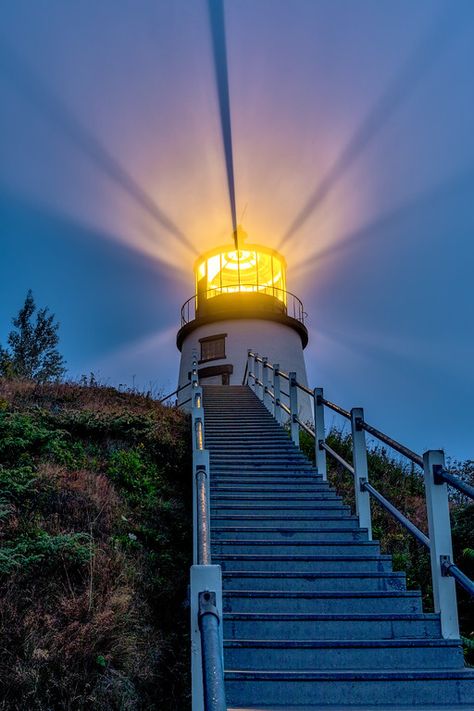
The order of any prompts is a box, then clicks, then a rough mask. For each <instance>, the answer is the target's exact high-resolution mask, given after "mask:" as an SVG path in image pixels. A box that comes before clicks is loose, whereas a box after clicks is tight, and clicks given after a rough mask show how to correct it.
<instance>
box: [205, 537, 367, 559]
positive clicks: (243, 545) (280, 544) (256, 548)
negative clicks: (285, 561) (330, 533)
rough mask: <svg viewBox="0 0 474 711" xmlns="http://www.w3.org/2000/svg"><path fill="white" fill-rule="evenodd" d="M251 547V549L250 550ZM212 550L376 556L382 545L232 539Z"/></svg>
mask: <svg viewBox="0 0 474 711" xmlns="http://www.w3.org/2000/svg"><path fill="white" fill-rule="evenodd" d="M249 546H250V548H249ZM212 550H213V552H214V553H215V554H217V555H219V553H233V554H236V555H237V554H239V553H241V554H243V555H245V554H248V552H249V550H251V551H252V553H255V554H257V555H258V554H260V553H268V552H271V553H272V555H278V554H288V555H294V554H295V553H304V554H314V555H332V556H339V555H341V556H350V555H352V554H356V555H362V554H364V553H368V554H369V555H376V554H377V553H379V552H380V545H379V543H378V542H377V541H338V540H336V541H293V540H289V541H265V540H264V541H259V540H255V539H254V540H251V541H239V540H232V539H225V540H214V541H213V542H212Z"/></svg>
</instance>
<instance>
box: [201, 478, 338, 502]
mask: <svg viewBox="0 0 474 711" xmlns="http://www.w3.org/2000/svg"><path fill="white" fill-rule="evenodd" d="M211 491H212V492H213V493H215V494H221V493H226V492H231V493H232V494H239V495H240V494H244V495H245V494H249V495H252V496H255V494H259V495H261V496H264V495H266V494H267V493H270V494H275V493H277V494H278V495H281V496H284V495H286V494H293V493H296V494H299V495H302V494H318V493H322V494H331V496H333V497H334V496H336V492H335V491H334V489H331V488H330V487H329V486H328V485H327V484H319V483H318V484H316V483H312V484H310V485H307V484H300V483H298V484H296V483H295V482H293V484H288V485H285V484H279V485H278V487H275V484H274V482H272V481H267V482H265V483H264V484H247V485H243V484H236V485H234V486H233V485H232V484H229V483H227V482H224V483H220V482H219V480H217V481H216V480H212V481H211ZM339 498H340V497H339Z"/></svg>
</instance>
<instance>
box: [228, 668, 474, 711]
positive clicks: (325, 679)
mask: <svg viewBox="0 0 474 711" xmlns="http://www.w3.org/2000/svg"><path fill="white" fill-rule="evenodd" d="M225 681H226V693H227V703H228V704H234V703H235V702H237V703H238V704H239V705H240V706H242V705H254V706H255V705H257V706H256V708H258V704H260V705H261V706H263V705H265V704H266V705H269V704H280V705H283V706H284V707H287V706H288V705H289V704H293V705H296V704H299V705H302V704H315V703H318V704H321V705H323V706H328V705H330V704H346V705H347V706H349V708H350V707H351V706H352V707H355V706H357V705H358V706H359V707H361V706H362V708H364V707H366V705H367V704H369V703H373V704H377V703H378V702H380V700H381V699H391V700H392V699H403V702H405V703H406V705H409V704H413V708H417V709H418V708H419V707H420V704H436V702H437V701H439V700H441V702H442V703H443V704H445V705H446V704H459V703H464V704H467V703H471V705H472V699H473V696H474V674H473V672H472V671H469V670H460V669H452V670H449V669H446V670H442V671H441V670H420V671H403V670H400V671H398V670H397V671H389V670H384V671H378V670H377V671H375V670H373V671H360V672H355V671H353V670H348V671H286V672H285V671H234V670H228V671H226V673H225ZM295 682H298V683H295ZM452 708H453V711H454V710H455V709H456V708H457V707H456V706H453V707H452Z"/></svg>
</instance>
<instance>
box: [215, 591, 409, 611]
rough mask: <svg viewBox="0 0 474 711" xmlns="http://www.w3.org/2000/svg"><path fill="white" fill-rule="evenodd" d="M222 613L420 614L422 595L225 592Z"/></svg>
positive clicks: (404, 592)
mask: <svg viewBox="0 0 474 711" xmlns="http://www.w3.org/2000/svg"><path fill="white" fill-rule="evenodd" d="M222 596H223V608H224V612H253V611H256V610H265V611H267V612H314V613H323V612H329V613H336V612H345V611H346V610H352V611H353V612H361V613H362V612H405V613H409V612H421V594H420V592H419V591H415V590H405V591H396V590H390V591H377V592H363V591H359V592H355V591H345V592H344V591H343V592H338V591H332V590H331V591H329V592H318V593H310V592H294V591H288V590H229V589H227V590H224V591H223V594H222Z"/></svg>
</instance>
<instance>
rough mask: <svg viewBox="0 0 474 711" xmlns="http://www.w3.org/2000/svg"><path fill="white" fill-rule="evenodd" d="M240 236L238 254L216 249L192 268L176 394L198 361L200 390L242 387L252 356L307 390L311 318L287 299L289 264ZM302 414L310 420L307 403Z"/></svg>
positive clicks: (183, 313) (184, 394) (179, 340)
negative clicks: (192, 282) (193, 281)
mask: <svg viewBox="0 0 474 711" xmlns="http://www.w3.org/2000/svg"><path fill="white" fill-rule="evenodd" d="M237 236H238V240H237V245H238V248H237V249H235V248H231V249H229V246H224V247H218V248H217V249H213V250H212V251H210V252H207V253H205V254H203V255H202V256H200V257H199V258H198V259H197V260H196V263H195V265H194V273H195V279H196V291H195V294H194V296H192V297H191V298H190V299H188V301H186V303H185V304H184V305H183V307H182V309H181V328H180V329H179V331H178V335H177V339H176V340H177V346H178V349H179V350H180V351H181V364H180V370H179V383H178V387H179V388H182V387H183V386H185V385H186V384H187V383H188V382H189V381H190V378H191V370H192V361H193V355H194V356H195V355H196V354H197V360H198V377H199V382H200V384H201V385H204V386H205V385H211V384H212V385H222V386H226V385H241V384H242V378H243V376H244V371H245V365H246V362H247V353H248V350H249V349H251V350H252V351H253V352H255V353H259V354H260V355H261V356H265V357H267V358H268V360H269V362H270V363H278V364H279V366H280V369H281V370H283V371H286V372H295V373H296V375H297V379H298V381H299V382H300V383H302V384H304V385H307V377H306V366H305V361H304V355H303V350H304V348H305V347H306V344H307V343H308V331H307V328H306V326H305V316H306V314H305V312H304V309H303V304H302V303H301V301H300V299H299V298H298V297H297V296H295V295H294V294H292V293H291V292H289V291H287V288H286V261H285V259H284V257H283V256H282V255H281V254H279V253H278V252H276V251H275V250H273V249H269V248H268V247H262V246H260V245H256V244H246V243H245V244H244V240H245V237H246V235H245V233H244V232H243V230H242V229H241V228H238V234H237ZM188 398H189V391H187V388H186V389H183V390H180V392H179V393H178V405H179V404H181V403H184V402H185V401H186V400H187V399H188ZM308 400H309V399H308ZM301 414H302V416H303V417H305V419H310V417H311V412H310V410H309V401H308V403H307V404H306V405H304V404H303V403H302V412H301Z"/></svg>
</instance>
